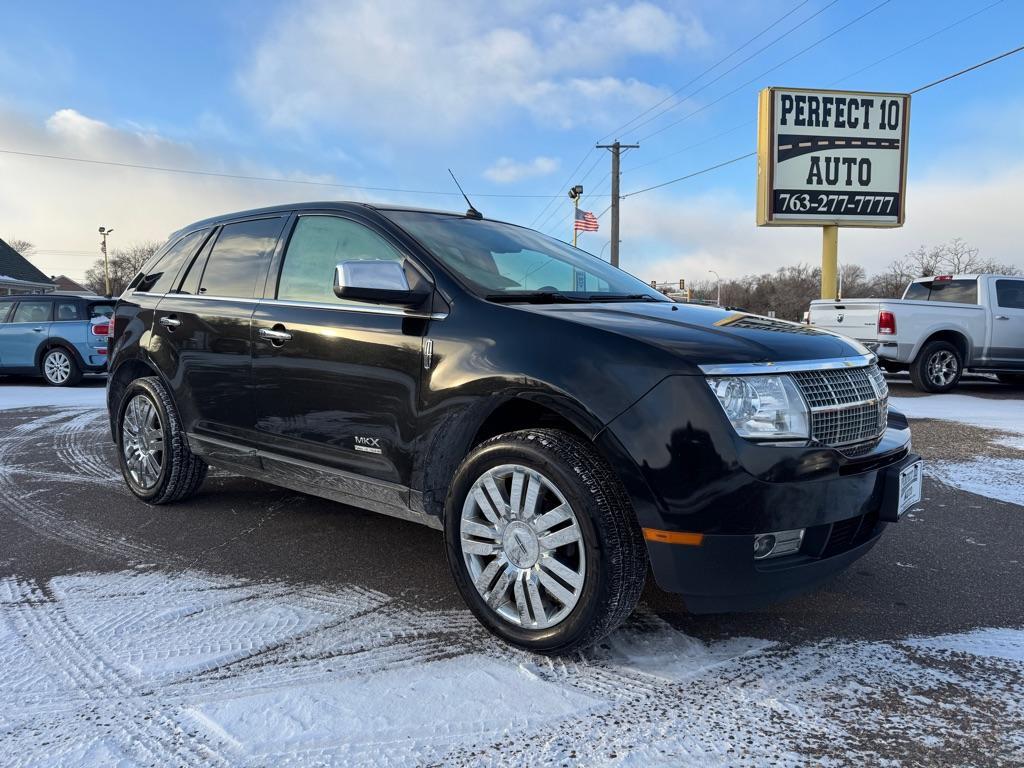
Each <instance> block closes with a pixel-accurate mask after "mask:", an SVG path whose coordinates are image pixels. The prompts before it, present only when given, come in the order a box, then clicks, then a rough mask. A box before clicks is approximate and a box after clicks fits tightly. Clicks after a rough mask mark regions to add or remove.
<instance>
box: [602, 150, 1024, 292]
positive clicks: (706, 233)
mask: <svg viewBox="0 0 1024 768" xmlns="http://www.w3.org/2000/svg"><path fill="white" fill-rule="evenodd" d="M969 163H970V161H969V160H967V159H965V161H964V164H963V165H962V166H961V165H955V166H953V167H949V168H948V170H945V171H943V172H942V173H933V174H925V175H922V176H921V178H920V179H919V180H915V179H914V178H913V177H911V179H910V181H909V182H908V189H907V221H906V224H905V225H904V226H903V227H901V228H898V229H852V228H849V229H843V230H842V231H841V232H840V233H839V258H840V261H841V262H843V263H856V264H860V265H862V266H864V267H865V268H866V269H867V271H868V272H869V273H875V272H881V271H883V270H884V269H885V267H886V266H887V265H888V264H889V263H890V262H891V261H892V260H893V259H895V258H898V257H900V256H902V255H904V254H905V253H907V252H908V251H910V250H913V249H914V248H917V247H918V246H919V245H922V244H923V245H936V244H939V243H943V242H946V241H949V240H951V239H953V238H954V237H961V238H963V239H964V240H966V241H967V242H968V243H970V244H971V245H973V246H975V247H977V248H979V249H980V250H981V254H982V255H983V256H985V257H987V258H992V259H994V260H996V261H1000V262H1004V263H1009V264H1015V265H1017V266H1019V267H1021V268H1024V248H1022V247H1021V235H1020V225H1019V215H1020V214H1019V207H1020V206H1019V195H1020V190H1021V189H1024V163H1022V164H1017V165H1010V166H1004V167H1002V168H1001V169H999V170H994V171H991V172H988V173H986V174H983V173H979V172H978V170H977V169H976V168H974V167H972V166H971V165H970V164H969ZM753 197H754V196H753V192H751V194H750V195H749V196H740V195H737V194H735V193H733V192H717V193H716V192H711V193H706V194H700V195H690V196H683V195H679V196H673V197H668V196H666V195H665V194H661V195H659V194H658V193H649V195H641V196H637V197H634V198H630V199H626V200H625V201H624V202H623V205H622V237H623V245H622V258H621V262H622V266H623V267H624V268H625V269H627V270H629V271H631V272H633V273H634V274H636V275H637V276H639V277H642V278H644V279H646V280H651V279H658V280H675V279H677V278H679V277H685V278H687V279H688V280H703V279H707V278H708V277H709V275H708V270H709V269H714V270H717V271H718V272H720V273H721V275H722V276H723V277H727V276H728V277H739V276H742V275H749V274H760V273H763V272H771V271H774V270H775V269H777V268H778V267H780V266H783V265H790V264H798V263H800V262H803V263H809V264H817V263H819V262H820V259H821V231H820V229H819V228H817V227H807V228H804V227H757V226H755V224H754V199H753Z"/></svg>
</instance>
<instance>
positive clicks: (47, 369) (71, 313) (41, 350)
mask: <svg viewBox="0 0 1024 768" xmlns="http://www.w3.org/2000/svg"><path fill="white" fill-rule="evenodd" d="M115 301H116V299H108V298H106V297H103V296H95V295H92V294H87V295H79V294H53V293H42V294H36V295H28V296H0V374H12V373H20V374H29V375H38V376H42V377H43V379H45V380H46V382H47V383H48V384H52V385H53V386H55V387H67V386H74V385H75V384H77V383H78V382H80V381H81V380H82V375H83V374H86V373H103V372H105V371H106V370H107V332H108V330H109V327H110V318H111V316H112V315H113V313H114V302H115Z"/></svg>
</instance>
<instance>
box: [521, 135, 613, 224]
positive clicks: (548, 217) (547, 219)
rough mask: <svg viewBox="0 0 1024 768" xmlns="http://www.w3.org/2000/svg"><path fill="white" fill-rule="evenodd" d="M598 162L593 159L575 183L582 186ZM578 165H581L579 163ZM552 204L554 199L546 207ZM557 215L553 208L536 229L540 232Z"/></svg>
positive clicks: (555, 209) (596, 159)
mask: <svg viewBox="0 0 1024 768" xmlns="http://www.w3.org/2000/svg"><path fill="white" fill-rule="evenodd" d="M588 154H589V153H588ZM584 159H586V156H584ZM600 162H601V156H600V155H598V156H597V157H596V158H595V159H594V162H593V163H591V164H590V167H589V168H587V172H586V173H584V174H583V178H581V179H580V180H579V181H578V182H577V183H578V184H582V183H583V182H584V181H586V180H587V178H588V177H589V176H590V174H592V173H593V172H594V169H595V168H596V167H597V164H598V163H600ZM580 165H582V163H580ZM576 170H577V171H578V170H579V166H577V168H576ZM575 173H576V171H573V174H574V175H575ZM558 197H560V195H555V198H558ZM553 202H554V199H552V200H549V201H548V205H549V206H550V204H551V203H553ZM545 207H547V206H545ZM557 215H558V206H555V207H554V208H552V209H551V213H549V214H548V215H547V216H545V217H544V221H542V222H541V223H540V224H538V225H537V227H536V228H537V229H541V230H542V229H543V228H544V225H545V224H547V223H548V222H549V221H551V217H552V216H557ZM531 226H533V225H532V224H531Z"/></svg>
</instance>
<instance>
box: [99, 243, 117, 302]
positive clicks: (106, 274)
mask: <svg viewBox="0 0 1024 768" xmlns="http://www.w3.org/2000/svg"><path fill="white" fill-rule="evenodd" d="M113 231H114V230H113V229H107V228H106V227H100V234H101V235H102V236H103V242H102V243H100V250H101V251H103V285H104V287H105V288H106V293H107V296H108V297H109V296H110V295H111V293H110V264H109V262H108V261H107V235H109V234H110V233H111V232H113Z"/></svg>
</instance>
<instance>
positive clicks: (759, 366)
mask: <svg viewBox="0 0 1024 768" xmlns="http://www.w3.org/2000/svg"><path fill="white" fill-rule="evenodd" d="M877 359H878V358H877V356H875V355H873V354H870V355H855V356H851V357H833V358H828V359H825V360H791V361H786V362H781V363H774V362H765V363H724V364H717V363H713V364H708V365H698V366H697V367H698V368H700V370H701V372H702V373H704V375H706V376H744V375H746V376H756V375H758V374H761V375H763V374H766V373H791V372H795V371H821V370H829V369H835V368H863V367H866V366H868V365H871V364H872V363H874V362H875V361H876V360H877Z"/></svg>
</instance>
